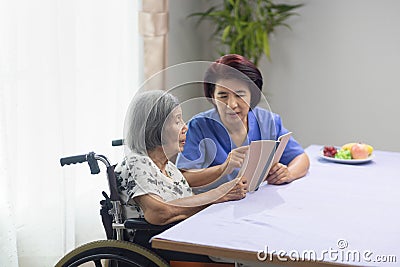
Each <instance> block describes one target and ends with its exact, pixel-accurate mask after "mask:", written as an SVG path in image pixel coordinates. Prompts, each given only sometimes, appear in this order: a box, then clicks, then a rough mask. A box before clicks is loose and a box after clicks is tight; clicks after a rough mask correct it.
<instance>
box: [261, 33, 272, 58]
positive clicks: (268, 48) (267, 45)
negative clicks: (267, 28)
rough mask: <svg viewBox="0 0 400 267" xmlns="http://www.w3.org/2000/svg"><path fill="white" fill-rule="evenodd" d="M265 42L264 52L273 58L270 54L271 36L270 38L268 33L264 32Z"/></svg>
mask: <svg viewBox="0 0 400 267" xmlns="http://www.w3.org/2000/svg"><path fill="white" fill-rule="evenodd" d="M263 38H264V40H263V41H264V42H263V43H264V44H263V50H264V54H265V55H266V56H267V58H268V59H271V54H270V47H269V38H268V34H267V33H266V32H265V33H264V36H263Z"/></svg>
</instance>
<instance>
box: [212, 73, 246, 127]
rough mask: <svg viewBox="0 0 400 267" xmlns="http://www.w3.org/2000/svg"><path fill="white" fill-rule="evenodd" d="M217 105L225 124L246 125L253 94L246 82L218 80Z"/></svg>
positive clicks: (216, 87) (215, 94)
mask: <svg viewBox="0 0 400 267" xmlns="http://www.w3.org/2000/svg"><path fill="white" fill-rule="evenodd" d="M213 98H214V99H215V105H216V107H217V110H218V113H219V116H220V117H221V120H222V122H223V123H224V124H237V123H239V122H242V123H245V125H246V127H247V114H248V113H249V110H250V100H251V93H250V89H249V87H248V85H247V83H245V82H244V81H241V80H238V79H222V80H218V81H217V82H216V85H215V90H214V95H213Z"/></svg>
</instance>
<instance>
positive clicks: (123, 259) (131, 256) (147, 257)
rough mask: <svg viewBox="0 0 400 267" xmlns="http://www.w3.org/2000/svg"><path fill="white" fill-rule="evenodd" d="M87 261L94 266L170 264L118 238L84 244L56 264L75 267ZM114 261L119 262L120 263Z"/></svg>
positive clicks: (163, 266)
mask: <svg viewBox="0 0 400 267" xmlns="http://www.w3.org/2000/svg"><path fill="white" fill-rule="evenodd" d="M87 262H93V263H94V265H93V266H96V267H98V266H107V267H108V266H140V267H142V266H159V267H168V266H169V264H168V263H167V262H166V261H165V260H164V259H162V258H161V257H160V256H158V255H157V254H155V253H154V252H152V251H150V250H148V249H146V248H144V247H142V246H139V245H136V244H134V243H130V242H126V241H118V240H99V241H94V242H90V243H87V244H84V245H82V246H80V247H77V248H76V249H74V250H72V251H71V252H69V253H68V254H66V255H65V256H64V257H63V258H62V259H61V260H60V261H59V262H58V263H57V264H56V265H55V266H56V267H75V266H81V265H82V264H84V263H87ZM113 263H119V265H118V264H113ZM103 264H104V265H103Z"/></svg>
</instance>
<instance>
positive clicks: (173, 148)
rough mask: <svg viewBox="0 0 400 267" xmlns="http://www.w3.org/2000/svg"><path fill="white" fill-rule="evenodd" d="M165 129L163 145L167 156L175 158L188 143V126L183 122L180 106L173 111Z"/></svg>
mask: <svg viewBox="0 0 400 267" xmlns="http://www.w3.org/2000/svg"><path fill="white" fill-rule="evenodd" d="M163 127H164V128H163V136H162V143H163V148H164V152H165V154H166V155H167V156H173V155H176V154H177V153H179V152H182V151H183V146H184V145H185V141H186V132H187V126H186V124H185V122H184V121H183V118H182V109H181V107H180V106H177V107H176V108H175V109H173V110H172V112H171V113H170V114H169V115H168V118H167V120H166V121H165V124H164V126H163Z"/></svg>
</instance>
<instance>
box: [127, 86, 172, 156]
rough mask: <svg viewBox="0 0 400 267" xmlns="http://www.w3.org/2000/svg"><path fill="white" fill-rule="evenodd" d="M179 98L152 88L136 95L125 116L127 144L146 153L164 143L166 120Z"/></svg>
mask: <svg viewBox="0 0 400 267" xmlns="http://www.w3.org/2000/svg"><path fill="white" fill-rule="evenodd" d="M178 105H179V101H178V99H177V98H176V97H175V96H173V95H171V94H170V93H167V92H165V91H162V90H152V91H147V92H144V93H140V94H138V95H136V96H135V97H134V98H133V100H132V102H131V104H130V107H129V109H128V113H127V116H126V118H125V129H124V137H125V144H126V145H127V146H128V148H129V149H131V150H132V151H134V152H136V153H141V154H143V153H146V152H147V151H151V150H153V149H155V148H156V147H159V146H161V145H162V142H161V135H162V128H163V125H164V122H165V121H166V119H167V117H168V115H169V114H170V113H171V112H172V110H173V109H174V108H176V107H177V106H178Z"/></svg>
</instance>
